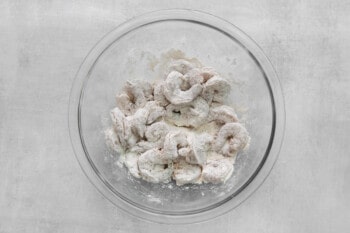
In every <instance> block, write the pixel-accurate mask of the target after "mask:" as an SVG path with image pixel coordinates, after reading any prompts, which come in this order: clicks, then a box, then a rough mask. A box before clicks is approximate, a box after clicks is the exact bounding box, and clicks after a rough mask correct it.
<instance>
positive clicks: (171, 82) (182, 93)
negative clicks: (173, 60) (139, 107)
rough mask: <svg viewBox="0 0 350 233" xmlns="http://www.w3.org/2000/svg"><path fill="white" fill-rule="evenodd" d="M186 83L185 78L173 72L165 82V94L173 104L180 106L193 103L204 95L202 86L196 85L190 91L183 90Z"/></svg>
mask: <svg viewBox="0 0 350 233" xmlns="http://www.w3.org/2000/svg"><path fill="white" fill-rule="evenodd" d="M184 82H185V80H184V76H183V75H182V74H181V73H179V72H177V71H172V72H171V73H170V74H169V75H168V77H167V79H166V80H165V85H164V87H163V94H164V95H165V97H166V98H167V100H169V101H170V102H171V103H172V104H175V105H179V104H188V103H191V102H192V101H193V100H194V99H195V98H196V97H197V96H198V95H199V94H201V93H202V89H203V87H202V85H200V84H194V85H193V86H191V87H190V88H189V89H188V90H182V89H181V86H182V85H183V83H184ZM185 83H186V82H185ZM183 88H184V87H183Z"/></svg>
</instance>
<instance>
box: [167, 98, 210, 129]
mask: <svg viewBox="0 0 350 233" xmlns="http://www.w3.org/2000/svg"><path fill="white" fill-rule="evenodd" d="M208 114H209V105H208V103H207V102H206V101H205V100H204V99H203V98H201V97H198V98H196V99H195V100H194V101H193V102H191V103H189V104H188V105H173V104H170V105H168V106H167V108H166V115H165V119H166V120H167V121H169V122H171V123H173V124H174V125H176V126H186V127H194V128H197V127H199V126H201V125H202V124H204V123H206V122H207V121H208Z"/></svg>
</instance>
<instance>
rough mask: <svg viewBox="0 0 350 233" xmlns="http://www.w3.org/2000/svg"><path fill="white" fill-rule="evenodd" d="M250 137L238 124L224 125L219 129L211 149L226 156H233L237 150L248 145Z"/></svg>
mask: <svg viewBox="0 0 350 233" xmlns="http://www.w3.org/2000/svg"><path fill="white" fill-rule="evenodd" d="M249 142H250V137H249V135H248V132H247V130H246V128H244V127H243V126H242V125H241V124H240V123H236V122H235V123H226V124H225V125H224V126H222V127H221V129H220V131H219V133H218V135H217V137H216V140H215V142H214V145H213V149H214V150H215V151H217V152H218V153H222V154H223V155H226V156H231V157H233V156H235V155H236V154H237V152H238V151H239V150H242V149H244V148H246V147H247V146H248V145H249Z"/></svg>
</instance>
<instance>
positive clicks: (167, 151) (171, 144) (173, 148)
mask: <svg viewBox="0 0 350 233" xmlns="http://www.w3.org/2000/svg"><path fill="white" fill-rule="evenodd" d="M187 145H188V142H187V137H186V135H185V134H184V133H182V132H180V131H177V132H169V133H168V134H167V135H166V136H165V139H164V156H165V157H166V158H168V159H176V158H177V157H178V156H179V153H178V150H179V149H180V148H182V147H186V146H187Z"/></svg>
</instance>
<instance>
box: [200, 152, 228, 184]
mask: <svg viewBox="0 0 350 233" xmlns="http://www.w3.org/2000/svg"><path fill="white" fill-rule="evenodd" d="M215 157H216V158H208V160H207V162H206V164H205V165H204V166H203V170H202V180H203V182H204V183H213V184H219V183H225V182H226V181H227V180H228V178H230V177H231V175H232V173H233V169H234V168H233V164H232V162H231V161H230V159H229V158H226V157H223V156H222V155H221V156H215Z"/></svg>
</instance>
